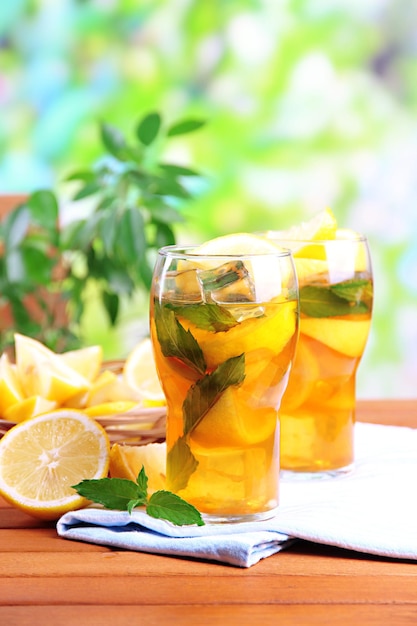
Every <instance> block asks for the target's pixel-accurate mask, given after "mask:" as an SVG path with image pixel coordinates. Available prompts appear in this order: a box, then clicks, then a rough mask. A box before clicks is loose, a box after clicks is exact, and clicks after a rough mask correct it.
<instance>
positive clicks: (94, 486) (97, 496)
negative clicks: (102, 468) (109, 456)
mask: <svg viewBox="0 0 417 626" xmlns="http://www.w3.org/2000/svg"><path fill="white" fill-rule="evenodd" d="M72 488H73V489H75V491H77V493H79V494H80V496H83V497H84V498H87V500H90V501H91V502H97V503H99V504H102V505H103V506H105V507H106V508H107V509H117V510H121V511H126V510H128V507H129V503H130V502H132V501H134V502H135V503H136V504H135V506H141V505H143V504H146V491H145V492H143V491H142V490H141V489H140V487H139V486H138V485H137V484H136V483H134V482H133V481H132V480H127V479H126V478H99V479H92V480H82V481H81V482H80V483H78V484H77V485H72Z"/></svg>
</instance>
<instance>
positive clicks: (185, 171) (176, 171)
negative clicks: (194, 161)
mask: <svg viewBox="0 0 417 626" xmlns="http://www.w3.org/2000/svg"><path fill="white" fill-rule="evenodd" d="M159 167H160V168H161V169H162V170H163V171H164V172H166V173H167V174H170V175H172V176H174V177H175V176H200V174H199V173H198V172H197V171H196V170H192V169H190V168H189V167H184V166H182V165H175V164H174V163H160V164H159Z"/></svg>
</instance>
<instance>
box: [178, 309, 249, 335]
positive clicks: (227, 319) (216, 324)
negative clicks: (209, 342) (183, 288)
mask: <svg viewBox="0 0 417 626" xmlns="http://www.w3.org/2000/svg"><path fill="white" fill-rule="evenodd" d="M175 312H176V314H177V315H178V316H180V317H184V318H185V319H187V320H189V321H190V322H192V323H193V324H195V325H196V326H197V328H201V329H203V330H209V331H212V332H216V333H217V332H221V331H226V330H229V329H230V328H233V326H236V324H238V321H237V320H236V319H235V318H234V317H233V315H232V314H231V313H229V311H228V310H227V309H225V308H224V307H222V306H219V305H217V304H211V303H207V304H191V305H188V306H181V307H175Z"/></svg>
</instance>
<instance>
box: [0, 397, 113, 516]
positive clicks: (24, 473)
mask: <svg viewBox="0 0 417 626" xmlns="http://www.w3.org/2000/svg"><path fill="white" fill-rule="evenodd" d="M109 453H110V445H109V440H108V437H107V434H106V432H105V430H104V428H103V427H102V426H100V424H98V423H97V422H96V421H95V420H93V419H92V418H90V417H88V416H87V415H85V414H84V413H82V412H81V411H73V410H66V409H60V410H57V411H53V412H51V413H45V414H44V415H39V416H37V417H33V418H32V419H29V420H26V421H24V422H21V423H20V424H17V425H16V426H13V428H11V429H10V430H9V431H8V432H7V433H6V434H5V435H4V437H3V438H2V439H1V440H0V494H1V495H2V496H3V497H4V498H5V500H7V501H8V502H10V503H11V504H13V505H15V506H16V507H17V508H19V509H21V510H23V511H26V512H27V513H29V514H30V515H33V516H34V517H39V518H41V519H46V520H48V519H49V520H55V519H58V518H59V517H60V516H61V515H62V514H63V513H65V512H66V511H71V510H74V509H79V508H82V507H83V506H85V505H86V504H88V501H87V500H85V498H83V497H81V496H80V495H78V494H77V493H76V492H75V490H74V489H73V488H72V485H76V484H77V483H79V482H80V481H82V480H84V479H94V478H103V477H105V476H107V472H108V467H109Z"/></svg>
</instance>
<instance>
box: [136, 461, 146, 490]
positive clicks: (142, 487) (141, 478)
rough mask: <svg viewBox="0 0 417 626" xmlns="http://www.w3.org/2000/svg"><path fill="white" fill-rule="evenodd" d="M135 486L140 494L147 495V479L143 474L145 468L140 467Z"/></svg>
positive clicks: (144, 473)
mask: <svg viewBox="0 0 417 626" xmlns="http://www.w3.org/2000/svg"><path fill="white" fill-rule="evenodd" d="M136 484H137V486H138V487H139V491H140V493H143V494H144V495H146V494H147V493H148V477H147V475H146V472H145V467H144V466H143V465H142V468H141V470H140V472H139V474H138V477H137V478H136Z"/></svg>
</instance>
